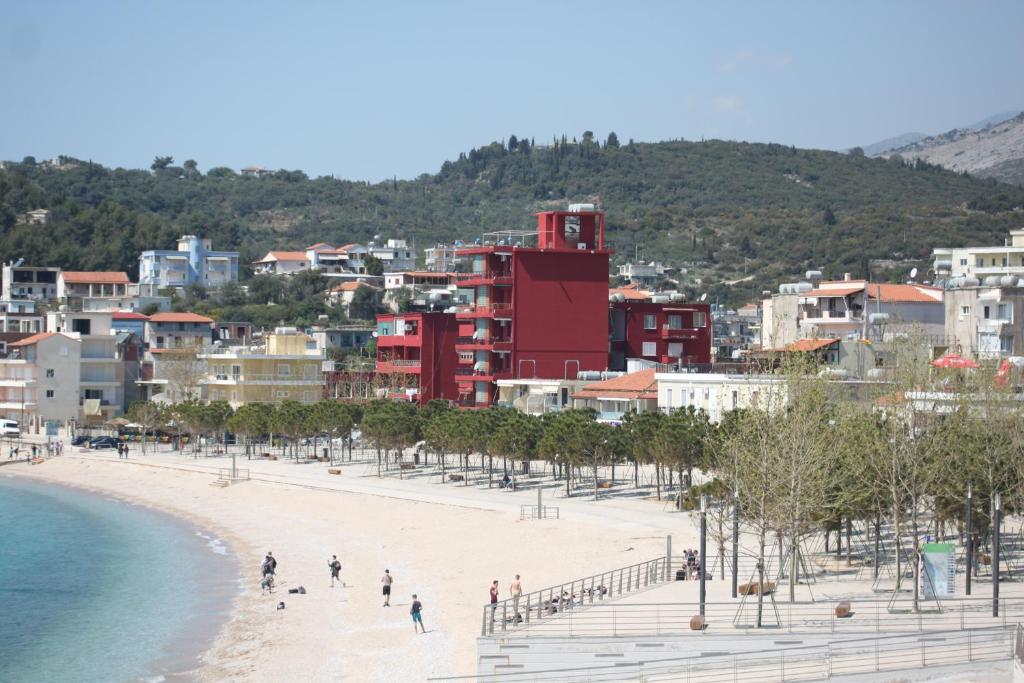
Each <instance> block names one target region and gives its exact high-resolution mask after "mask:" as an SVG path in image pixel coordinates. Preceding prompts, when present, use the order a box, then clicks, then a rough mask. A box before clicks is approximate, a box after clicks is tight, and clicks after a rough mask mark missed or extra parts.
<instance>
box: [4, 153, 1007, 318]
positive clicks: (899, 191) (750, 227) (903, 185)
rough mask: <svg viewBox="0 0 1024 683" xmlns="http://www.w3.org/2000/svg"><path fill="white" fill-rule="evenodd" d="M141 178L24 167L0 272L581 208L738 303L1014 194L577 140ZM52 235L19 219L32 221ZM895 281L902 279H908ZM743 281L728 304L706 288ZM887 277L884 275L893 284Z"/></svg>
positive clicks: (848, 158)
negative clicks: (412, 161)
mask: <svg viewBox="0 0 1024 683" xmlns="http://www.w3.org/2000/svg"><path fill="white" fill-rule="evenodd" d="M154 166H155V168H154V169H153V170H125V169H108V168H105V167H103V166H101V165H99V164H96V163H90V162H79V163H71V164H70V165H69V166H65V167H62V168H54V167H52V166H49V165H43V164H36V163H35V161H34V160H32V159H26V160H24V161H23V162H18V163H12V162H8V163H7V164H6V168H5V170H3V171H0V258H2V259H4V260H5V261H6V260H10V259H14V258H24V259H25V260H26V262H27V263H34V264H35V263H38V264H55V265H60V266H63V267H65V268H76V269H108V268H109V269H124V270H127V271H129V273H131V274H132V275H133V276H134V274H135V271H136V268H137V258H138V252H139V251H141V250H143V249H149V248H173V242H174V239H175V238H176V237H178V236H179V235H180V234H182V233H195V234H199V235H203V236H207V237H210V238H212V239H213V241H214V246H215V248H222V249H238V250H239V251H241V252H242V257H243V262H249V261H252V260H253V259H255V258H257V257H258V256H260V255H262V253H263V252H265V251H266V250H267V249H269V248H272V247H276V248H303V247H305V246H307V245H309V244H312V243H314V242H320V241H325V242H334V243H347V242H355V241H360V242H365V241H367V240H369V239H371V238H372V237H373V236H374V235H381V236H382V237H383V238H387V237H404V238H406V239H409V240H414V241H415V243H416V246H417V247H418V248H422V247H425V246H429V244H431V243H433V242H435V241H438V240H450V239H463V240H472V239H473V238H474V237H475V236H477V235H478V234H479V233H480V232H483V231H487V230H493V229H497V228H528V227H531V225H532V220H533V219H532V217H531V215H530V214H531V212H534V211H538V210H543V209H547V208H560V207H564V206H566V205H567V204H568V203H569V202H579V201H596V202H599V203H600V205H601V206H602V207H603V208H604V209H605V210H606V211H607V212H608V222H609V228H610V234H609V236H608V237H609V239H610V240H611V241H612V242H613V244H614V246H615V247H616V248H617V249H618V253H619V257H622V258H624V257H626V256H629V257H632V256H633V254H634V253H635V251H634V249H635V246H636V245H640V255H641V258H644V259H647V260H651V259H658V260H661V261H668V262H671V263H673V264H674V265H681V266H684V267H686V268H687V269H688V270H689V273H688V275H687V276H686V280H687V281H690V280H692V278H693V277H700V278H701V279H703V281H704V284H703V285H700V286H701V287H702V288H709V289H710V290H711V291H714V292H715V293H716V294H719V295H722V296H725V297H727V298H744V297H749V295H750V294H751V293H752V292H755V291H756V292H759V288H760V287H762V286H765V285H771V284H774V283H777V282H778V280H779V279H780V278H781V279H790V278H792V277H793V276H794V275H796V274H797V273H798V272H799V271H802V270H804V269H806V268H808V267H810V266H814V267H816V268H820V269H823V270H825V271H826V273H827V274H836V273H839V272H843V271H850V272H853V273H855V274H858V275H860V274H862V273H863V272H864V271H865V269H866V268H867V263H868V259H892V260H894V261H897V262H904V261H906V260H907V259H927V257H928V254H929V252H930V250H931V248H932V247H933V246H936V245H945V246H955V245H959V244H964V243H967V242H981V243H992V244H999V243H1001V242H1002V239H1003V236H1004V235H1005V233H1006V231H1007V230H1009V229H1010V228H1013V227H1021V226H1022V225H1024V213H1022V212H1021V210H1020V207H1022V206H1024V190H1022V189H1021V188H1020V187H1017V186H1011V185H1005V184H1000V183H997V182H995V181H993V180H982V179H977V178H972V177H969V176H965V175H958V174H955V173H952V172H949V171H945V170H943V169H941V168H939V167H937V166H933V165H930V164H927V163H923V162H918V163H914V164H908V163H905V162H903V161H900V160H885V159H871V158H866V157H864V156H863V155H860V154H856V153H854V154H838V153H834V152H824V151H817V150H802V149H795V148H792V147H785V146H781V145H773V144H749V143H736V142H723V141H707V142H685V141H673V142H660V143H651V144H647V143H643V144H634V143H632V142H630V143H628V144H621V145H620V144H619V142H618V141H617V140H616V139H614V136H610V139H609V140H606V141H604V142H599V141H597V140H595V139H593V137H592V136H591V135H589V134H585V135H584V136H583V138H582V139H581V140H580V141H579V142H576V141H573V140H565V139H562V140H557V141H554V142H553V143H552V144H550V145H546V146H540V145H534V144H532V143H528V142H526V141H518V140H516V139H515V138H514V137H513V138H510V139H509V141H508V142H506V143H503V144H499V143H492V144H490V145H488V146H485V147H482V148H479V149H474V150H472V151H470V152H469V153H467V154H463V155H460V157H459V159H457V160H455V161H448V162H445V163H444V164H443V165H442V167H441V169H440V171H439V172H438V173H437V174H435V175H429V174H425V175H422V176H420V177H419V178H417V179H415V180H394V181H387V182H383V183H378V184H368V183H364V182H354V181H346V180H338V179H335V178H331V177H321V178H316V179H310V178H307V177H306V176H305V174H304V173H302V172H301V171H279V172H277V173H275V174H273V176H271V177H264V178H255V177H244V176H241V175H238V174H236V173H235V172H234V171H232V170H230V169H226V168H214V169H210V170H209V171H207V172H206V173H202V172H201V171H200V170H199V167H198V164H197V163H196V162H195V161H192V160H189V161H186V162H184V163H183V164H182V165H181V166H177V165H175V164H174V162H173V160H172V159H170V158H169V157H163V158H158V159H157V161H156V163H155V164H154ZM41 207H42V208H49V209H50V210H51V211H52V221H51V224H49V225H47V226H45V227H41V226H38V225H26V224H23V222H20V216H21V215H22V214H23V213H24V212H25V211H28V210H31V209H35V208H41ZM906 267H907V268H909V265H907V266H906ZM744 273H747V274H753V275H755V278H754V279H753V280H751V281H747V282H744V283H743V284H742V285H738V287H739V290H737V291H735V292H732V293H731V294H732V295H733V296H730V292H729V291H721V288H720V287H716V283H719V282H721V281H723V280H728V279H735V278H737V277H740V276H742V275H743V274H744ZM895 274H896V273H893V275H895Z"/></svg>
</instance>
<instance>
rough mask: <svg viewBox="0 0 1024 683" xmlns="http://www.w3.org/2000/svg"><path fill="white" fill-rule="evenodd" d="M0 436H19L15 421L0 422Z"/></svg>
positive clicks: (19, 430) (18, 428) (19, 431)
mask: <svg viewBox="0 0 1024 683" xmlns="http://www.w3.org/2000/svg"><path fill="white" fill-rule="evenodd" d="M0 436H21V428H20V427H19V426H18V423H17V422H16V421H15V420H0Z"/></svg>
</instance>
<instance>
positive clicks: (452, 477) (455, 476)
mask: <svg viewBox="0 0 1024 683" xmlns="http://www.w3.org/2000/svg"><path fill="white" fill-rule="evenodd" d="M448 481H462V475H461V474H449V475H448Z"/></svg>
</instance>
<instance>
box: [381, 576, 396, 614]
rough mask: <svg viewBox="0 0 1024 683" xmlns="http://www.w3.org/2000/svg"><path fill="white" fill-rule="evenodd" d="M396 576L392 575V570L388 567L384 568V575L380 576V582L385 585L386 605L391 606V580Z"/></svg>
mask: <svg viewBox="0 0 1024 683" xmlns="http://www.w3.org/2000/svg"><path fill="white" fill-rule="evenodd" d="M393 580H394V578H393V577H392V576H391V571H390V570H388V569H385V570H384V576H382V577H380V582H381V583H382V584H383V585H384V587H383V592H384V607H391V582H392V581H393Z"/></svg>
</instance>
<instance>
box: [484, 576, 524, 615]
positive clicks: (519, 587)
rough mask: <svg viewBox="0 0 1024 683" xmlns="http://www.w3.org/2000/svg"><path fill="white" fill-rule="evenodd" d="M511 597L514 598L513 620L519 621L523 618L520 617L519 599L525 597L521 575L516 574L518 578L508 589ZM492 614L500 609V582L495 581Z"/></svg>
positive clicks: (491, 593)
mask: <svg viewBox="0 0 1024 683" xmlns="http://www.w3.org/2000/svg"><path fill="white" fill-rule="evenodd" d="M508 594H509V597H510V598H512V618H513V619H514V620H516V621H519V619H520V618H521V617H520V615H519V599H520V598H521V597H523V582H522V580H520V578H519V574H516V578H514V579H513V580H512V583H511V584H509V587H508ZM490 596H491V614H492V615H493V614H494V612H495V611H497V609H498V580H497V579H495V580H494V581H492V582H491V590H490Z"/></svg>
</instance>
